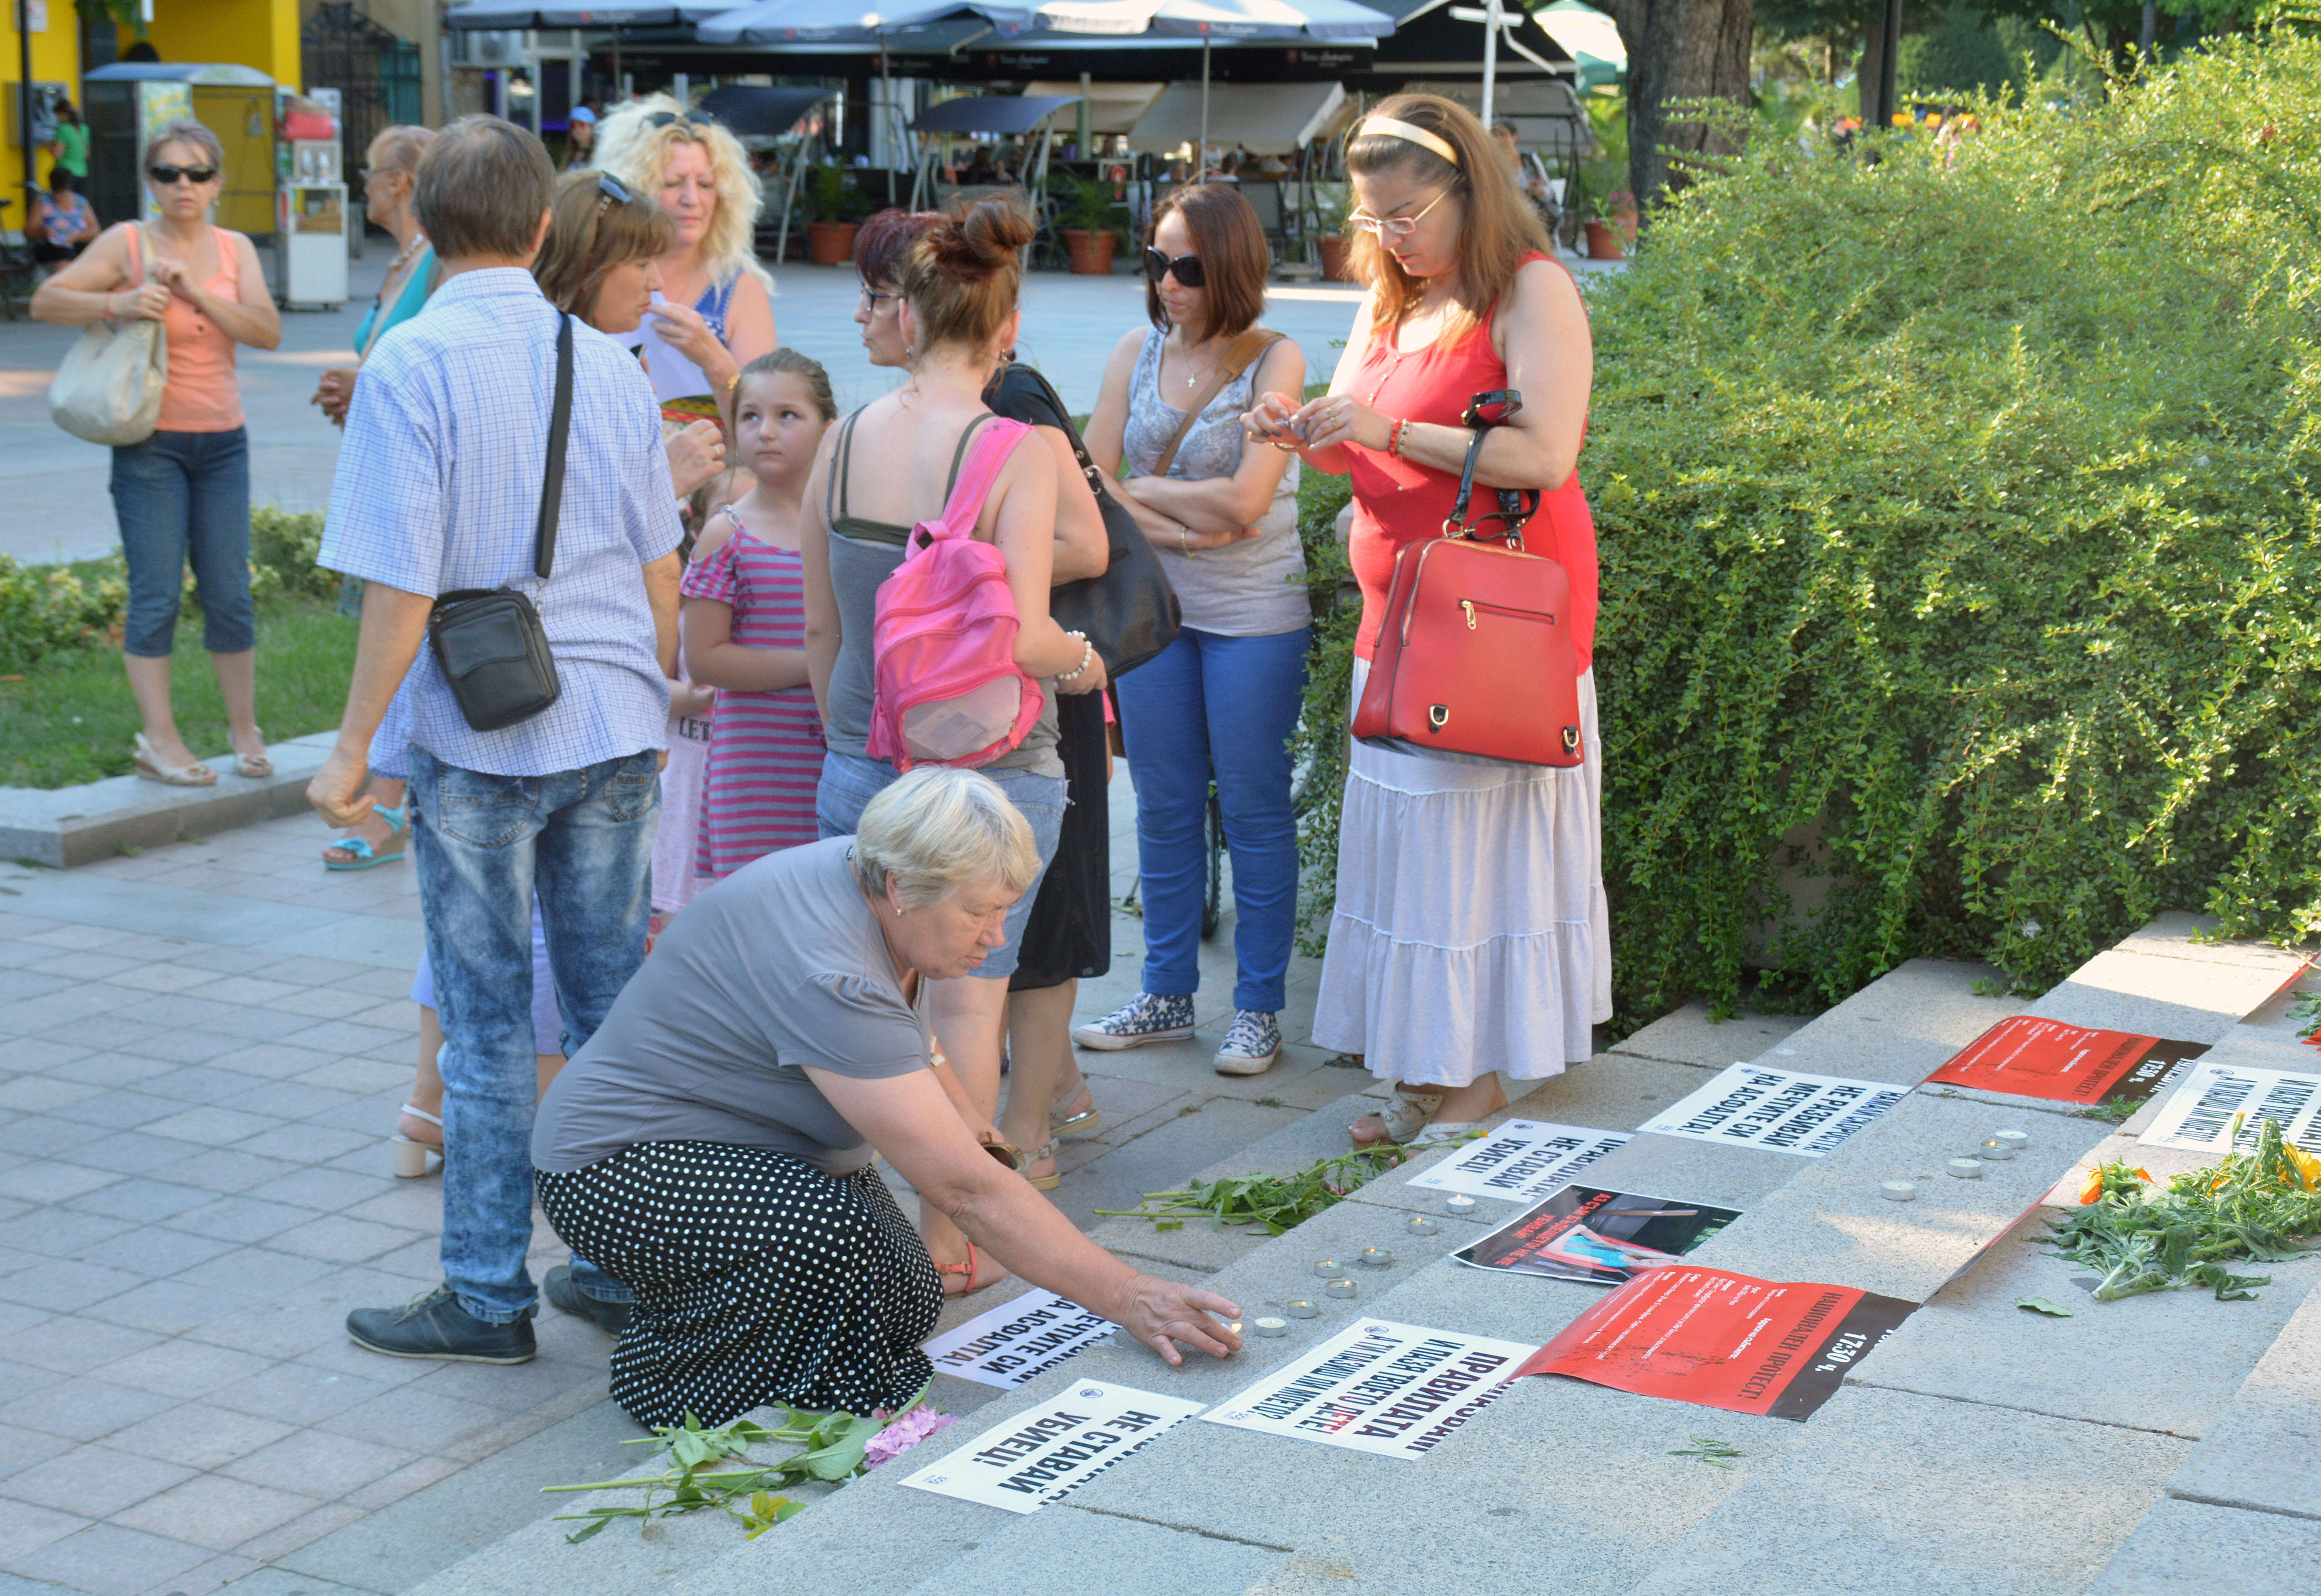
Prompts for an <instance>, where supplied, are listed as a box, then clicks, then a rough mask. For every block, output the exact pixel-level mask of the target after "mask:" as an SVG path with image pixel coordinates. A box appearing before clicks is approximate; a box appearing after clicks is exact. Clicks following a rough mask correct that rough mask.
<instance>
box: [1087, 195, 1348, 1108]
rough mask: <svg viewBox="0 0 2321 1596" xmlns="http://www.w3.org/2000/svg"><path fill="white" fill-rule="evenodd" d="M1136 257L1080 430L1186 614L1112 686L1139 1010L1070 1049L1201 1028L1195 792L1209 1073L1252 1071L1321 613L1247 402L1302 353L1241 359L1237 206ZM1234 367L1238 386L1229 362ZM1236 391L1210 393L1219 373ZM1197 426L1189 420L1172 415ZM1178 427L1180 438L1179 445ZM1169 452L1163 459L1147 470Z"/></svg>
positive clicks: (1289, 861) (1260, 245) (1256, 1068)
mask: <svg viewBox="0 0 2321 1596" xmlns="http://www.w3.org/2000/svg"><path fill="white" fill-rule="evenodd" d="M1150 242H1151V247H1149V248H1148V249H1146V251H1144V266H1145V279H1146V286H1145V291H1144V307H1145V314H1146V315H1147V316H1148V317H1149V318H1150V319H1151V326H1149V327H1146V328H1143V329H1142V330H1141V331H1139V332H1135V333H1129V334H1128V335H1127V336H1126V337H1125V338H1123V339H1122V340H1121V341H1120V346H1119V347H1118V348H1117V349H1115V350H1114V351H1113V354H1112V362H1111V364H1110V365H1109V366H1108V367H1107V368H1106V370H1105V375H1104V388H1103V391H1102V392H1101V393H1100V394H1099V395H1098V396H1097V402H1096V409H1095V411H1094V412H1093V413H1092V414H1091V415H1089V417H1088V451H1089V452H1090V453H1091V454H1093V455H1095V457H1096V459H1097V463H1098V464H1099V465H1101V466H1103V467H1104V469H1105V472H1106V475H1107V476H1117V475H1119V472H1120V466H1121V462H1122V461H1123V460H1125V461H1127V463H1128V466H1129V474H1128V477H1127V479H1126V480H1125V481H1124V482H1123V483H1122V484H1121V489H1122V493H1123V495H1124V497H1125V498H1126V499H1127V501H1128V505H1129V508H1130V509H1131V510H1133V512H1134V513H1135V515H1136V520H1137V524H1138V525H1139V526H1141V527H1142V529H1143V532H1144V535H1145V536H1146V537H1147V538H1149V539H1151V543H1152V546H1153V548H1154V549H1155V550H1157V551H1159V552H1160V555H1161V564H1162V566H1163V567H1164V568H1165V569H1166V570H1168V573H1169V580H1170V583H1171V584H1172V585H1173V586H1174V587H1175V588H1176V589H1177V597H1178V599H1179V602H1180V603H1182V604H1183V606H1184V611H1185V625H1184V630H1183V631H1181V632H1179V634H1177V641H1176V642H1174V643H1171V644H1170V645H1169V647H1168V649H1167V650H1166V651H1165V652H1162V653H1161V657H1160V658H1158V659H1156V660H1154V661H1151V662H1150V663H1149V664H1147V665H1145V666H1144V667H1143V668H1142V669H1141V670H1137V671H1136V672H1135V673H1134V674H1133V675H1132V676H1128V677H1124V678H1123V679H1121V682H1120V689H1119V691H1120V731H1121V736H1122V738H1123V740H1124V742H1125V743H1126V744H1127V748H1128V773H1129V776H1130V778H1131V779H1132V780H1134V782H1135V783H1136V850H1137V863H1138V869H1139V871H1140V872H1141V874H1142V882H1143V891H1144V945H1145V954H1144V979H1143V987H1142V990H1140V991H1139V992H1138V993H1137V994H1136V996H1135V997H1134V998H1133V999H1130V1000H1129V1001H1128V1002H1127V1003H1126V1004H1124V1005H1123V1006H1122V1007H1121V1008H1119V1009H1117V1010H1115V1012H1113V1013H1111V1014H1109V1015H1106V1017H1104V1018H1102V1019H1100V1020H1097V1021H1095V1022H1093V1023H1092V1024H1089V1025H1085V1026H1080V1027H1079V1028H1078V1029H1077V1030H1075V1031H1074V1032H1073V1033H1072V1036H1073V1039H1074V1040H1075V1041H1077V1042H1079V1044H1080V1045H1081V1046H1083V1047H1097V1048H1122V1047H1140V1046H1142V1045H1143V1044H1146V1043H1150V1042H1172V1041H1178V1040H1181V1039H1183V1038H1185V1037H1188V1036H1190V1035H1192V1034H1193V994H1194V992H1195V991H1196V990H1197V989H1198V988H1199V986H1200V980H1201V971H1200V952H1201V908H1202V904H1203V901H1204V899H1205V898H1206V890H1207V884H1208V850H1207V847H1206V828H1207V820H1208V807H1209V786H1210V783H1211V782H1212V781H1214V782H1215V785H1216V790H1217V804H1218V807H1220V809H1222V810H1223V812H1224V828H1225V845H1226V847H1227V848H1228V849H1229V850H1231V852H1232V854H1233V957H1234V960H1235V962H1236V963H1237V964H1238V966H1239V976H1238V979H1237V980H1235V982H1234V985H1233V1023H1232V1024H1231V1025H1230V1026H1227V1027H1226V1030H1225V1035H1224V1040H1223V1042H1222V1043H1221V1044H1220V1045H1219V1046H1218V1048H1217V1051H1216V1056H1215V1059H1214V1060H1213V1061H1212V1062H1214V1064H1215V1068H1216V1070H1217V1072H1218V1073H1219V1074H1223V1075H1261V1074H1263V1073H1264V1072H1266V1071H1268V1070H1270V1069H1271V1068H1272V1067H1273V1064H1274V1061H1275V1060H1277V1059H1279V1057H1280V1056H1281V1027H1280V1024H1279V1014H1280V1011H1281V1009H1282V1008H1283V1007H1284V1004H1285V1002H1286V999H1285V995H1284V990H1283V989H1284V985H1285V983H1286V980H1287V979H1288V970H1289V946H1290V941H1291V937H1292V934H1293V933H1294V931H1295V929H1296V923H1297V823H1296V820H1295V819H1294V818H1293V816H1292V815H1291V813H1290V807H1289V752H1288V741H1289V734H1290V732H1291V731H1292V730H1293V729H1294V728H1295V727H1296V725H1297V707H1298V704H1299V703H1300V701H1301V700H1302V699H1303V698H1304V695H1305V691H1306V643H1307V641H1308V639H1309V638H1310V636H1311V635H1312V629H1313V627H1312V623H1313V612H1312V610H1311V608H1310V606H1308V605H1307V603H1306V591H1305V588H1303V586H1301V585H1299V582H1298V579H1299V578H1300V577H1302V576H1303V575H1304V574H1305V570H1306V560H1305V555H1304V552H1303V551H1302V550H1301V548H1300V547H1299V544H1298V542H1297V471H1296V470H1294V469H1293V468H1292V465H1291V461H1290V460H1289V457H1288V455H1287V454H1284V453H1282V452H1280V451H1278V450H1272V449H1258V448H1248V447H1244V446H1243V445H1244V443H1245V442H1246V440H1245V439H1244V438H1243V436H1242V425H1241V417H1242V413H1243V412H1245V411H1247V410H1249V409H1250V408H1251V407H1252V406H1254V405H1256V404H1258V403H1259V402H1261V400H1270V401H1273V402H1278V403H1279V404H1282V405H1287V406H1296V404H1297V401H1298V399H1299V397H1301V396H1302V395H1303V394H1304V392H1305V383H1306V357H1305V355H1304V354H1303V352H1301V351H1299V349H1298V347H1297V343H1296V342H1294V341H1292V340H1290V339H1288V338H1279V337H1276V338H1275V339H1274V341H1273V342H1271V343H1270V345H1268V346H1266V347H1265V349H1264V351H1263V352H1262V353H1261V354H1260V355H1258V356H1257V357H1256V358H1255V359H1253V360H1252V359H1251V358H1250V355H1251V350H1252V345H1253V344H1254V343H1255V342H1257V340H1256V339H1254V338H1250V337H1248V336H1247V335H1249V334H1250V333H1252V331H1253V329H1254V326H1255V324H1256V321H1257V318H1258V314H1259V313H1260V312H1261V311H1262V310H1263V309H1264V308H1265V274H1266V271H1267V269H1269V267H1270V265H1271V260H1270V256H1269V255H1268V253H1267V251H1266V247H1265V230H1264V228H1263V227H1262V226H1261V224H1260V223H1259V222H1258V219H1257V213H1256V211H1255V210H1253V209H1252V208H1251V205H1250V203H1249V201H1248V200H1247V199H1245V198H1243V197H1242V193H1241V190H1240V189H1239V188H1238V187H1235V186H1234V185H1232V184H1228V183H1196V184H1192V185H1190V186H1188V187H1182V188H1178V189H1175V190H1173V191H1171V192H1170V195H1169V196H1168V197H1167V198H1166V199H1164V200H1162V201H1161V203H1160V204H1159V205H1157V206H1155V207H1154V209H1153V213H1152V232H1151V241H1150ZM1236 361H1245V362H1246V364H1243V365H1242V369H1240V370H1239V372H1238V373H1234V372H1233V371H1232V369H1231V368H1232V366H1233V364H1234V363H1235V362H1236ZM1220 377H1225V378H1228V380H1226V381H1224V384H1223V385H1222V386H1220V385H1219V384H1218V382H1217V380H1216V379H1217V378H1220ZM1188 407H1197V409H1198V410H1199V415H1197V417H1195V418H1193V420H1192V423H1191V424H1190V426H1189V427H1188V426H1187V425H1186V421H1187V416H1186V411H1187V409H1188ZM1180 429H1181V431H1182V436H1181V439H1180V438H1179V432H1180ZM1171 440H1178V442H1177V443H1176V449H1175V451H1174V453H1173V454H1172V455H1171V456H1170V460H1169V461H1168V462H1167V463H1166V464H1165V465H1164V464H1163V463H1162V461H1161V454H1162V453H1163V452H1164V451H1167V450H1169V448H1170V442H1171Z"/></svg>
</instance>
